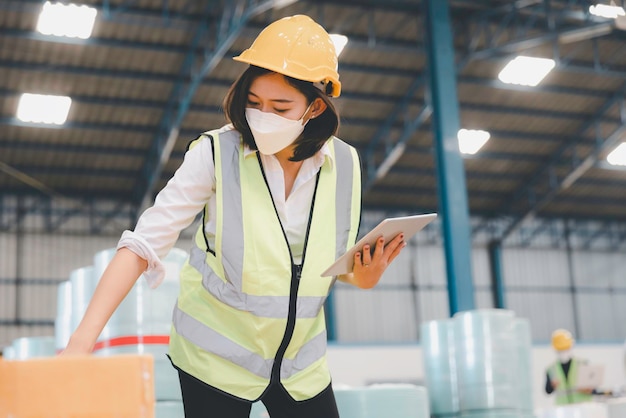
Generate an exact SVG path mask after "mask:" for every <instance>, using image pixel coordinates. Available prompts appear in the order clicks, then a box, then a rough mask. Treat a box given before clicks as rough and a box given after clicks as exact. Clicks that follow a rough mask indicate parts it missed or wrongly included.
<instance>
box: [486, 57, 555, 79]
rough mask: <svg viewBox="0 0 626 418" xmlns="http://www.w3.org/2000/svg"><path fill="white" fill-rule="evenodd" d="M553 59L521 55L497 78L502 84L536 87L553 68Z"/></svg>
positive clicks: (510, 62)
mask: <svg viewBox="0 0 626 418" xmlns="http://www.w3.org/2000/svg"><path fill="white" fill-rule="evenodd" d="M555 65H556V64H555V62H554V60H553V59H549V58H534V57H526V56H523V55H520V56H518V57H517V58H515V59H512V60H511V61H509V63H508V64H507V65H506V66H505V67H504V68H503V69H502V71H500V74H498V78H499V79H500V81H502V82H503V83H507V84H519V85H522V86H533V87H534V86H536V85H537V84H539V82H540V81H541V80H543V78H544V77H545V76H546V75H548V73H549V72H550V71H552V69H553V68H554V66H555Z"/></svg>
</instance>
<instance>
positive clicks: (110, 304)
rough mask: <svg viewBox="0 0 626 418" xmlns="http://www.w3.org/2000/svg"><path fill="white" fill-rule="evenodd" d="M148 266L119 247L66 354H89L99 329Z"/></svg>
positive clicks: (134, 255) (127, 250)
mask: <svg viewBox="0 0 626 418" xmlns="http://www.w3.org/2000/svg"><path fill="white" fill-rule="evenodd" d="M147 265H148V263H147V262H146V260H144V259H143V258H141V257H139V256H138V255H136V254H135V253H134V252H132V251H130V250H129V249H127V248H121V249H120V250H118V251H117V253H115V255H114V256H113V259H112V260H111V262H110V263H109V265H108V266H107V268H106V270H105V271H104V273H103V274H102V277H101V278H100V280H99V282H98V285H97V286H96V289H95V292H94V294H93V296H92V298H91V301H90V302H89V306H88V307H87V310H86V311H85V314H84V316H83V319H82V320H81V322H80V324H79V325H78V327H77V328H76V330H75V331H74V333H73V334H72V336H71V338H70V341H69V343H68V346H67V348H66V350H65V352H64V353H65V354H86V353H90V352H91V350H92V349H93V346H94V345H95V343H96V340H97V338H98V336H99V335H100V333H101V332H102V329H103V328H104V326H105V325H106V323H107V322H108V320H109V319H110V318H111V315H113V312H114V311H115V309H117V307H118V306H119V304H120V303H121V302H122V300H124V298H125V297H126V295H127V294H128V292H130V290H131V289H132V287H133V285H134V284H135V282H136V281H137V279H138V278H139V276H141V274H142V273H143V272H144V271H145V270H146V267H147Z"/></svg>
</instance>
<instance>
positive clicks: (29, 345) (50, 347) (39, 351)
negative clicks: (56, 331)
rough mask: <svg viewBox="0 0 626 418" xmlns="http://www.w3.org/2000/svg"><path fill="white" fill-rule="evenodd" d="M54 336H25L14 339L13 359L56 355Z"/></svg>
mask: <svg viewBox="0 0 626 418" xmlns="http://www.w3.org/2000/svg"><path fill="white" fill-rule="evenodd" d="M55 345H56V340H55V338H54V337H23V338H16V339H15V340H13V343H12V347H13V360H29V359H33V358H39V357H53V356H54V355H56V350H55Z"/></svg>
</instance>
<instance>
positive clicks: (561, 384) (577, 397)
mask: <svg viewBox="0 0 626 418" xmlns="http://www.w3.org/2000/svg"><path fill="white" fill-rule="evenodd" d="M579 364H580V362H579V361H578V360H576V359H575V358H572V362H571V363H570V366H569V371H568V373H567V377H565V371H564V370H563V366H562V365H561V363H560V362H559V361H557V362H556V363H554V364H553V365H552V366H551V367H550V369H549V370H548V375H549V376H550V379H551V380H553V381H556V382H557V383H558V386H557V387H556V388H555V390H554V392H555V395H556V399H555V403H556V404H557V405H567V404H571V403H580V402H589V401H591V400H592V396H591V395H590V394H586V393H581V392H578V391H576V379H577V378H578V365H579Z"/></svg>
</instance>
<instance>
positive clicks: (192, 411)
mask: <svg viewBox="0 0 626 418" xmlns="http://www.w3.org/2000/svg"><path fill="white" fill-rule="evenodd" d="M178 377H179V379H180V387H181V390H182V394H183V405H184V408H185V418H248V417H249V416H250V409H251V408H252V403H251V402H249V401H246V400H243V399H240V398H237V397H234V396H232V395H229V394H228V393H225V392H222V391H220V390H218V389H216V388H214V387H212V386H209V385H207V384H206V383H204V382H202V381H200V380H198V379H196V378H195V377H193V376H191V375H189V374H187V373H185V372H183V371H181V370H179V371H178ZM261 401H262V402H263V404H264V405H265V408H267V412H268V413H269V414H270V417H271V418H339V412H338V411H337V404H336V402H335V394H334V393H333V388H332V385H328V387H327V388H326V389H324V390H323V391H322V392H321V393H319V394H318V395H316V396H315V397H313V398H311V399H308V400H306V401H294V400H293V398H292V397H291V396H289V394H288V393H287V391H286V390H285V388H283V386H282V385H280V384H274V383H273V384H271V385H270V387H269V388H268V389H267V390H266V391H265V393H264V394H263V397H262V398H261Z"/></svg>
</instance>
